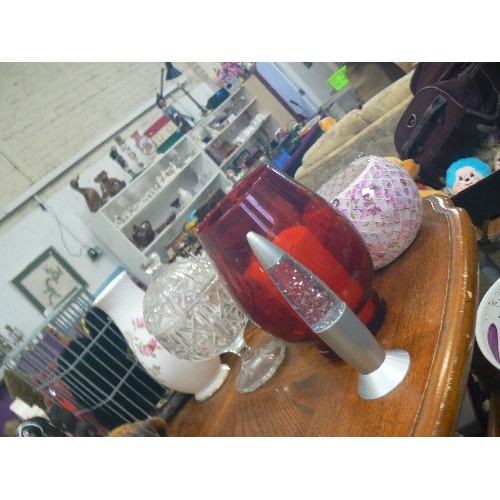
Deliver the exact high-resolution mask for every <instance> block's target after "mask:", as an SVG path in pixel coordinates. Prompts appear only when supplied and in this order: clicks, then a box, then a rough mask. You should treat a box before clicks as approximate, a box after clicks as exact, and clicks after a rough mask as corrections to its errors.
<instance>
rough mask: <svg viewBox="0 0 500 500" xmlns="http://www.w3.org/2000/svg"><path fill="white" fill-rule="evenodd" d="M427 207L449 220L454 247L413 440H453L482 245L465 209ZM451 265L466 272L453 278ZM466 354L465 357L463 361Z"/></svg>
mask: <svg viewBox="0 0 500 500" xmlns="http://www.w3.org/2000/svg"><path fill="white" fill-rule="evenodd" d="M423 203H429V204H430V205H431V207H432V209H433V210H436V211H437V212H440V213H443V214H445V215H446V217H447V219H448V228H449V238H450V241H452V242H453V244H451V245H450V248H451V256H450V260H449V263H450V264H449V266H450V268H449V269H448V276H449V281H448V287H447V296H446V307H445V310H444V311H443V316H442V320H441V332H440V342H439V343H438V348H437V350H436V352H435V355H434V361H433V364H432V369H431V373H430V374H429V379H428V384H427V386H426V388H425V394H424V397H423V399H422V403H421V407H420V410H419V412H418V415H417V418H416V420H415V424H414V427H413V429H412V432H411V435H412V436H450V435H452V434H453V432H454V429H455V425H456V422H457V419H458V415H459V411H460V408H461V405H460V404H458V405H457V404H455V403H453V402H452V400H453V399H454V398H456V397H457V395H461V396H459V397H461V398H463V393H464V390H465V387H466V383H467V377H468V373H469V367H470V363H471V359H472V351H473V346H474V324H475V318H476V311H477V300H478V299H477V297H478V264H477V244H476V238H475V233H474V228H473V225H472V222H471V219H470V217H469V215H468V213H467V212H466V211H465V210H464V209H462V208H458V207H454V205H453V202H452V201H451V200H450V199H449V198H447V197H444V196H429V197H427V198H425V199H424V200H423ZM458 259H460V260H458ZM451 266H454V267H455V266H456V267H458V268H462V269H464V272H463V273H462V274H460V273H454V272H452V271H453V270H452V269H451ZM452 294H454V295H452ZM446 332H447V333H446ZM456 336H459V338H458V339H457V338H456ZM464 352H466V353H467V355H466V356H463V353H464ZM436 395H437V396H438V397H436Z"/></svg>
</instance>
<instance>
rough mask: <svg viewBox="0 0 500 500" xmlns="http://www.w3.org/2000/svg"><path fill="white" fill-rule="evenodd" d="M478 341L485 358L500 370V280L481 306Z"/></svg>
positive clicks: (477, 330)
mask: <svg viewBox="0 0 500 500" xmlns="http://www.w3.org/2000/svg"><path fill="white" fill-rule="evenodd" d="M476 340H477V344H478V346H479V349H481V352H482V353H483V354H484V356H485V358H486V359H487V360H488V361H489V362H490V363H491V364H492V365H493V366H495V367H496V368H498V369H500V279H498V280H497V281H495V283H494V284H493V285H492V286H491V288H490V289H489V290H488V291H487V292H486V293H485V295H484V297H483V298H482V300H481V303H480V304H479V308H478V310H477V317H476Z"/></svg>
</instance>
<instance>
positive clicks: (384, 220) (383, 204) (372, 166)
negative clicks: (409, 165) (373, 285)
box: [317, 156, 422, 269]
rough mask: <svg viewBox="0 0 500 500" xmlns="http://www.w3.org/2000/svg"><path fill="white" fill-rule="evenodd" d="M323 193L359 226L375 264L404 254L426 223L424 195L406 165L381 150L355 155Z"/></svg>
mask: <svg viewBox="0 0 500 500" xmlns="http://www.w3.org/2000/svg"><path fill="white" fill-rule="evenodd" d="M317 193H318V194H319V195H320V196H322V197H323V198H324V199H325V200H326V201H328V202H329V203H330V204H331V205H332V206H333V207H334V208H335V209H336V210H338V211H339V212H340V213H342V214H343V215H344V216H345V217H346V218H347V219H349V220H350V221H351V223H352V224H353V225H354V227H356V229H357V230H358V231H359V233H360V234H361V236H362V237H363V240H364V241H365V243H366V246H367V247H368V250H369V252H370V256H371V258H372V260H373V267H374V269H380V268H382V267H384V266H386V265H387V264H389V263H391V262H392V261H394V260H395V259H396V258H397V257H399V256H400V255H401V254H402V253H403V252H404V251H405V250H406V249H407V248H408V247H409V246H410V245H411V243H412V242H413V240H414V239H415V237H416V236H417V233H418V230H419V228H420V225H421V223H422V198H421V196H420V193H419V191H418V186H417V185H416V184H415V181H414V180H413V179H412V178H411V176H410V175H409V174H408V172H406V170H405V169H404V168H402V167H400V166H399V165H396V164H395V163H394V162H391V161H390V160H387V159H386V158H381V157H378V156H363V157H361V158H358V159H356V160H354V161H353V162H352V163H350V164H349V165H347V167H345V168H344V169H342V170H340V171H339V172H338V173H337V174H335V175H334V176H333V177H332V178H331V179H330V180H328V181H327V182H325V183H324V184H323V185H322V186H321V187H320V188H319V189H318V190H317Z"/></svg>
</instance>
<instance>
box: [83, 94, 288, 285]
mask: <svg viewBox="0 0 500 500" xmlns="http://www.w3.org/2000/svg"><path fill="white" fill-rule="evenodd" d="M279 129H280V124H279V123H278V122H277V121H276V120H275V119H274V117H273V116H272V115H271V114H270V113H269V111H268V110H267V109H266V108H265V107H264V106H263V105H262V104H261V103H260V102H259V100H258V99H256V98H255V96H253V95H252V93H251V92H250V91H249V90H248V89H247V88H245V86H244V85H243V86H242V87H240V88H239V89H238V90H237V91H236V92H234V94H232V95H230V96H229V97H228V99H226V101H224V102H223V103H222V104H221V105H220V106H219V107H218V108H216V109H215V110H214V111H212V112H211V113H210V114H209V115H208V116H206V117H205V118H204V119H203V120H201V121H200V122H199V123H198V124H197V125H196V126H195V127H194V128H193V129H192V130H191V131H189V132H188V133H187V134H185V135H183V136H182V137H180V138H178V140H176V142H175V144H173V145H172V146H171V147H170V148H169V149H168V150H167V151H165V152H164V153H161V154H158V155H157V156H156V157H155V159H154V161H152V162H151V163H150V164H149V165H148V166H147V167H146V168H145V169H144V170H143V171H142V172H141V173H140V174H139V175H138V176H137V177H135V178H133V179H130V180H128V182H127V186H126V187H125V188H124V189H122V191H120V192H119V193H118V194H117V195H115V196H114V197H113V198H111V199H109V200H108V201H107V202H106V204H105V205H104V206H103V207H101V209H100V210H99V211H98V212H96V213H95V214H93V215H92V216H91V218H90V222H91V223H90V226H91V229H92V231H93V232H94V234H96V236H97V237H98V238H99V239H100V240H101V241H102V242H103V244H104V245H106V246H107V247H108V248H109V249H110V250H111V251H112V252H113V253H114V254H115V255H116V256H117V257H118V258H119V259H120V261H121V264H122V265H123V266H124V267H125V268H126V269H127V270H128V271H129V272H130V273H131V274H133V275H134V276H135V277H136V278H137V279H139V280H141V281H142V282H143V283H145V284H148V283H149V281H150V279H151V278H150V276H149V275H148V274H146V273H145V272H144V271H143V270H142V269H141V266H142V265H143V264H144V262H145V261H146V260H147V258H148V257H149V256H150V255H151V254H152V253H153V252H155V253H158V254H159V255H160V258H161V260H162V262H165V261H166V260H167V259H168V255H169V247H170V245H171V244H172V243H173V242H174V241H175V240H176V238H177V237H178V236H179V235H180V234H181V233H182V231H183V230H184V227H185V225H186V224H187V223H188V222H189V221H190V219H191V216H192V214H193V212H195V211H196V210H197V209H199V208H201V207H202V206H204V204H205V203H206V202H207V201H208V200H210V199H211V197H212V196H213V195H215V194H216V193H217V194H220V193H219V191H222V192H223V193H227V192H229V191H230V190H231V188H232V186H233V185H234V182H237V181H238V180H239V179H240V178H241V177H242V176H243V175H244V173H245V171H246V170H245V167H246V165H241V162H242V161H243V160H244V159H248V158H250V157H252V155H253V157H257V156H258V155H260V154H262V153H263V152H264V151H265V149H266V147H267V146H268V145H269V143H270V142H271V141H272V140H273V139H274V137H275V135H276V133H277V131H278V130H279ZM104 160H105V161H106V163H105V162H104ZM110 161H111V160H110V159H109V158H108V159H103V163H102V165H103V168H102V170H106V168H107V167H109V165H110ZM247 163H248V162H247ZM240 165H241V166H240ZM105 167H106V168H105ZM99 168H100V167H99V166H98V165H95V166H94V170H99ZM145 221H147V223H149V225H150V226H151V228H152V229H153V230H154V232H155V235H154V239H153V240H152V241H150V242H149V243H148V244H146V245H145V246H143V247H139V246H138V245H137V242H134V238H133V234H134V229H135V227H137V226H139V225H141V224H142V223H143V222H145Z"/></svg>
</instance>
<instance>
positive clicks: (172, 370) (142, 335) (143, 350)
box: [94, 271, 229, 401]
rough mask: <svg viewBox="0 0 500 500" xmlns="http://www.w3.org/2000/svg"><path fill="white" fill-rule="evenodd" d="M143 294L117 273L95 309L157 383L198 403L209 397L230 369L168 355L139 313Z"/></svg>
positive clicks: (212, 362) (216, 360)
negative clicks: (189, 396)
mask: <svg viewBox="0 0 500 500" xmlns="http://www.w3.org/2000/svg"><path fill="white" fill-rule="evenodd" d="M143 300H144V292H143V290H141V289H140V288H139V287H138V286H137V285H136V284H135V283H134V282H133V281H132V280H131V279H130V277H129V276H128V274H127V272H126V271H122V272H121V273H120V274H118V275H117V276H116V277H115V278H114V279H113V280H112V281H111V282H110V283H109V284H108V285H107V286H106V287H105V288H104V290H103V291H102V292H101V293H100V294H99V295H98V296H97V297H96V299H95V301H94V306H96V307H98V308H100V309H102V310H103V311H104V312H105V313H106V314H107V315H108V316H109V317H110V318H111V319H112V320H113V321H114V323H115V324H116V326H117V327H118V328H119V329H120V331H121V332H122V334H123V336H124V337H125V340H126V341H127V344H128V345H129V347H130V349H131V350H132V352H133V353H134V355H135V356H136V358H137V360H138V361H139V363H140V364H141V365H142V366H143V367H144V369H145V370H146V371H147V372H148V373H149V375H151V377H152V378H153V379H155V380H156V381H157V382H158V383H160V384H162V385H164V386H166V387H168V388H170V389H173V390H175V391H179V392H184V393H186V394H194V396H195V399H196V400H197V401H203V400H205V399H207V398H209V397H210V396H212V395H213V394H214V393H215V392H216V391H217V390H218V389H219V388H220V386H221V385H222V384H223V383H224V381H225V380H226V378H227V375H228V373H229V367H228V366H227V365H225V364H222V363H221V361H220V358H219V357H218V356H217V357H214V358H211V359H206V360H199V361H198V360H197V361H190V360H185V359H180V358H177V357H175V356H174V355H172V354H170V353H169V352H168V351H167V350H166V349H165V348H164V347H163V346H162V345H160V343H159V342H157V340H156V339H155V337H154V336H153V335H151V334H150V333H149V332H148V331H147V329H146V327H145V325H144V319H143V313H142V303H143Z"/></svg>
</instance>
